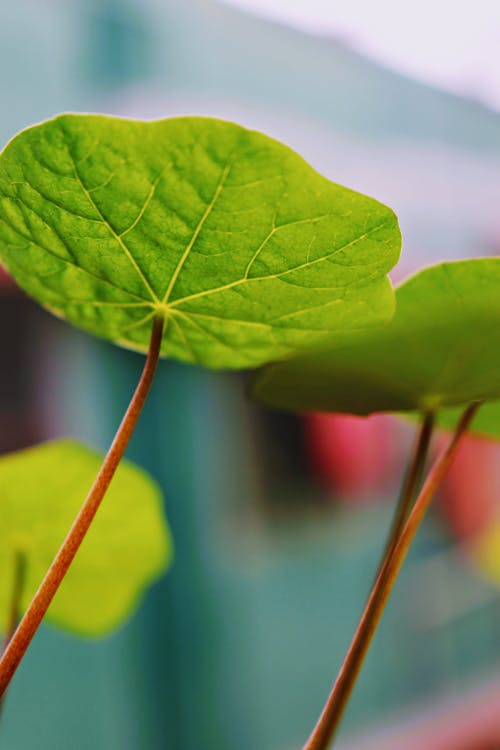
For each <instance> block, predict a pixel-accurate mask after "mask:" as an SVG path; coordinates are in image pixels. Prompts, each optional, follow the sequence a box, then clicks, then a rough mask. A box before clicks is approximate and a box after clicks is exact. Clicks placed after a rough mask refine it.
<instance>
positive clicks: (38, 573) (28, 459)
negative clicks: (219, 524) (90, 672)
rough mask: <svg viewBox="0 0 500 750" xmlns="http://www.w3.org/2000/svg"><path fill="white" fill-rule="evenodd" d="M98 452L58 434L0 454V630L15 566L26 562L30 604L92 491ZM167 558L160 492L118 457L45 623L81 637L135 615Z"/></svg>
mask: <svg viewBox="0 0 500 750" xmlns="http://www.w3.org/2000/svg"><path fill="white" fill-rule="evenodd" d="M101 462H102V456H100V455H99V454H97V453H96V452H94V451H93V450H91V449H90V448H87V447H85V446H83V445H80V444H78V443H76V442H74V441H70V440H58V441H54V442H51V443H45V444H42V445H40V446H37V447H35V448H29V449H27V450H24V451H20V452H19V453H13V454H10V455H7V456H2V457H0V571H1V572H2V574H1V576H0V629H1V630H5V627H6V623H7V618H8V614H9V609H10V601H11V597H12V585H13V579H14V569H15V563H16V560H17V559H18V557H19V555H22V556H23V557H24V559H25V560H26V578H25V585H24V587H23V596H22V602H21V604H22V609H23V611H24V610H25V608H26V607H27V606H28V604H29V602H30V601H31V599H32V597H33V595H34V594H35V592H36V590H37V588H38V586H39V584H40V583H41V581H42V578H43V576H44V575H45V573H46V571H47V569H48V567H49V565H50V564H51V562H52V560H53V557H54V555H55V553H56V552H57V550H58V549H59V547H60V545H61V543H62V541H63V540H64V538H65V536H66V534H67V532H68V529H69V528H70V526H71V523H72V521H73V519H74V517H75V515H76V513H77V511H78V510H79V507H80V506H81V504H82V494H83V496H84V495H85V493H86V491H87V490H88V489H90V487H91V485H92V483H93V481H94V478H95V476H96V474H97V471H98V470H99V467H100V465H101ZM171 557H172V544H171V539H170V532H169V530H168V528H167V526H166V524H165V520H164V517H163V513H162V507H161V494H160V492H159V489H158V487H157V486H156V484H155V483H154V482H153V481H152V480H151V479H150V477H148V475H147V474H146V473H145V472H143V471H142V470H140V469H138V468H137V467H135V466H134V465H132V464H130V463H129V462H128V461H123V462H122V463H121V465H120V467H119V468H118V470H117V473H116V475H115V477H114V479H113V481H112V483H111V486H110V488H109V490H108V492H107V495H106V502H105V503H103V505H102V507H101V508H100V509H99V512H98V513H97V515H96V517H95V519H94V521H93V524H92V527H91V529H90V530H89V532H88V534H87V536H86V538H85V539H84V541H83V543H82V546H81V548H80V550H79V551H78V554H77V556H76V558H75V560H74V562H73V564H72V566H71V568H70V569H69V571H68V573H67V575H66V577H65V579H64V581H63V583H62V584H61V587H60V589H59V591H58V592H57V594H56V596H55V599H54V601H53V602H52V604H51V606H50V608H49V610H48V613H47V621H48V622H49V623H51V624H53V625H56V626H58V627H61V628H63V629H65V630H69V631H72V632H75V633H77V634H79V635H84V636H99V635H103V634H105V633H107V632H109V631H110V630H112V629H113V628H115V627H116V626H117V625H119V624H121V623H122V622H123V621H124V620H125V619H126V618H127V617H128V616H129V615H130V614H131V613H132V611H133V609H134V608H135V606H136V604H137V602H138V600H139V598H140V596H141V595H142V593H143V591H144V590H145V588H146V587H147V586H148V585H149V584H150V583H151V582H152V581H153V580H154V579H155V578H157V577H158V576H159V575H160V574H161V573H162V572H163V571H164V570H165V569H166V567H167V566H168V564H169V563H170V560H171Z"/></svg>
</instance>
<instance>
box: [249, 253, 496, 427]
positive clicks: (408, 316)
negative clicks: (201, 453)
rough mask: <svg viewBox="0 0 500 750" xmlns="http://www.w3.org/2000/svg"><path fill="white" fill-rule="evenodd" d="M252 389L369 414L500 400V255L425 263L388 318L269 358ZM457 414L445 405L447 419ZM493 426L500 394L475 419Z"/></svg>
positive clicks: (295, 403)
mask: <svg viewBox="0 0 500 750" xmlns="http://www.w3.org/2000/svg"><path fill="white" fill-rule="evenodd" d="M252 393H253V395H254V396H255V397H256V398H258V399H260V400H261V401H264V402H265V403H267V404H270V405H272V406H276V407H278V408H283V409H288V410H292V411H329V412H348V413H352V414H360V415H366V414H370V413H372V412H379V411H384V412H387V411H388V412H402V411H413V410H418V411H427V410H440V409H442V408H443V407H448V406H455V405H457V406H458V405H460V404H462V405H463V404H467V403H469V402H471V401H475V400H483V399H484V400H491V399H500V259H498V258H485V259H482V258H481V259H476V260H468V261H457V262H452V263H442V264H439V265H436V266H432V267H430V268H426V269H424V270H423V271H421V272H419V273H417V274H416V275H415V276H413V277H412V278H410V279H409V280H408V281H406V282H405V283H404V284H402V285H401V286H400V287H399V288H398V289H397V290H396V313H395V316H394V318H393V319H392V321H391V322H390V323H389V324H388V325H387V326H385V327H384V328H382V329H378V330H373V331H370V332H365V333H363V334H358V335H353V336H352V337H351V340H350V343H348V344H347V343H345V344H343V345H342V346H340V347H338V348H336V349H329V350H328V351H326V350H323V351H318V352H316V353H314V354H308V355H306V356H302V357H297V358H295V359H290V360H288V361H284V362H278V363H276V364H273V365H270V366H268V367H265V368H263V370H262V371H260V372H259V373H258V374H257V375H256V377H255V379H254V381H253V385H252ZM457 415H458V412H457V411H449V412H448V411H447V410H445V411H444V412H443V415H442V424H445V425H447V426H452V424H453V425H454V424H455V423H456V421H455V420H456V418H457ZM485 427H486V428H487V430H486V431H487V432H488V434H492V435H498V436H500V409H499V405H498V403H496V404H495V403H492V404H491V405H490V404H488V405H486V406H483V407H482V408H481V409H480V410H479V413H478V416H477V419H476V420H475V422H474V424H473V428H474V429H475V430H476V431H479V432H484V431H485Z"/></svg>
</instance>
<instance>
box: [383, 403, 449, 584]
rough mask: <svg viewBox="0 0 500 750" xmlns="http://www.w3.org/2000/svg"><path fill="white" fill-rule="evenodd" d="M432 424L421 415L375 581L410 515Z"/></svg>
mask: <svg viewBox="0 0 500 750" xmlns="http://www.w3.org/2000/svg"><path fill="white" fill-rule="evenodd" d="M434 423H435V417H434V414H433V413H432V412H428V413H426V414H424V415H423V418H422V423H421V425H420V429H419V431H418V435H417V440H416V442H415V445H414V447H413V452H412V457H411V459H410V462H409V465H408V469H407V471H406V474H405V478H404V481H403V485H402V487H401V492H400V494H399V498H398V502H397V505H396V510H395V513H394V517H393V519H392V523H391V528H390V530H389V534H388V536H387V541H386V543H385V547H384V552H383V554H382V558H381V560H380V564H379V567H378V570H377V575H376V577H375V580H376V579H377V576H378V575H379V573H380V571H381V570H382V568H383V567H384V564H385V562H386V560H387V558H388V557H389V555H390V554H391V553H392V551H393V549H394V547H395V546H396V544H397V542H398V539H399V537H400V535H401V532H402V531H403V529H404V525H405V523H406V521H407V519H408V516H409V515H410V511H411V509H412V507H413V499H414V497H415V495H416V493H417V490H418V488H419V487H420V484H421V481H422V475H423V472H424V469H425V464H426V461H427V455H428V453H429V446H430V443H431V438H432V433H433V430H434Z"/></svg>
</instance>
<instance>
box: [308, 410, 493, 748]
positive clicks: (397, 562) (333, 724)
mask: <svg viewBox="0 0 500 750" xmlns="http://www.w3.org/2000/svg"><path fill="white" fill-rule="evenodd" d="M478 407H479V404H478V403H475V404H472V405H471V406H469V407H468V408H467V409H466V410H465V412H464V413H463V415H462V417H461V419H460V421H459V423H458V426H457V428H456V430H455V433H454V435H453V437H452V439H451V441H450V443H449V444H448V446H447V447H446V448H445V450H444V451H443V453H442V454H441V455H440V457H439V458H438V459H437V461H436V462H435V463H434V466H433V467H432V469H431V471H430V472H429V475H428V477H427V479H426V481H425V483H424V486H423V487H422V490H421V492H420V494H419V496H418V498H417V500H416V502H415V505H414V506H413V510H412V511H411V513H410V516H409V518H408V520H407V522H406V524H405V527H404V529H403V531H402V533H401V535H400V537H399V540H398V541H397V543H396V545H395V547H394V549H393V551H392V553H390V554H389V557H388V558H387V559H386V561H385V564H384V565H383V566H382V569H381V571H380V573H379V575H378V577H377V580H376V582H375V584H374V587H373V589H372V593H371V595H370V598H369V599H368V602H367V604H366V607H365V611H364V612H363V615H362V617H361V620H360V623H359V625H358V628H357V630H356V633H355V634H354V637H353V640H352V642H351V645H350V647H349V650H348V652H347V655H346V657H345V659H344V663H343V664H342V667H341V668H340V672H339V674H338V677H337V680H336V682H335V684H334V686H333V689H332V692H331V693H330V695H329V697H328V700H327V702H326V705H325V707H324V709H323V711H322V713H321V716H320V717H319V720H318V723H317V724H316V726H315V728H314V729H313V732H312V734H311V736H310V737H309V739H308V740H307V742H306V744H305V745H304V747H303V750H327V748H328V746H329V744H330V742H331V740H332V739H333V737H334V734H335V731H336V730H337V728H338V725H339V722H340V719H341V717H342V714H343V711H344V709H345V706H346V704H347V701H348V699H349V696H350V695H351V692H352V689H353V687H354V684H355V682H356V678H357V676H358V674H359V671H360V669H361V666H362V664H363V661H364V658H365V656H366V653H367V651H368V648H369V646H370V643H371V641H372V638H373V635H374V633H375V630H376V628H377V625H378V623H379V621H380V618H381V616H382V613H383V611H384V607H385V605H386V603H387V599H388V598H389V595H390V593H391V591H392V588H393V586H394V583H395V581H396V578H397V575H398V573H399V571H400V570H401V567H402V565H403V562H404V560H405V558H406V554H407V552H408V549H409V547H410V544H411V542H412V540H413V538H414V536H415V534H416V532H417V530H418V528H419V526H420V524H421V522H422V520H423V518H424V515H425V513H426V511H427V509H428V507H429V505H430V503H431V500H432V498H433V496H434V494H435V492H436V490H437V488H438V487H439V485H440V484H441V481H442V480H443V478H444V475H445V474H446V472H447V470H448V468H449V467H450V464H451V463H452V461H453V459H454V457H455V454H456V451H457V447H458V445H459V443H460V440H461V438H462V436H463V435H464V433H465V432H466V430H467V428H468V426H469V424H470V422H471V420H472V418H473V417H474V414H475V412H476V410H477V408H478Z"/></svg>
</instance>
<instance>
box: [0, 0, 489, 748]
mask: <svg viewBox="0 0 500 750" xmlns="http://www.w3.org/2000/svg"><path fill="white" fill-rule="evenodd" d="M1 9H2V24H1V25H0V55H3V61H2V62H3V65H2V74H1V76H0V86H1V89H0V90H1V95H2V101H3V102H4V111H3V117H2V120H1V122H0V133H1V136H2V140H6V139H7V138H8V137H10V136H11V135H13V134H14V133H15V132H16V131H17V130H18V129H20V128H22V127H24V126H26V125H29V124H31V123H32V122H34V121H38V120H41V119H44V118H46V117H49V116H51V115H53V114H55V113H57V112H58V111H62V110H78V111H89V110H90V111H94V110H98V111H106V112H110V113H118V114H126V115H129V116H155V117H159V116H167V115H170V114H181V113H183V114H184V113H196V114H212V115H217V116H222V117H227V118H232V119H237V120H239V121H241V122H243V123H244V124H248V125H249V126H252V127H257V128H260V129H263V130H265V131H266V132H268V133H270V134H272V135H275V136H276V137H279V138H281V139H283V140H285V141H286V142H287V143H289V144H290V145H291V146H293V147H295V148H296V149H297V150H299V151H300V152H301V153H302V154H303V155H304V156H305V157H306V158H308V159H309V160H310V161H311V162H312V163H313V164H314V165H315V166H316V167H317V168H318V169H319V170H320V171H321V172H324V173H325V174H327V175H328V176H330V177H331V178H332V179H335V180H336V181H338V182H342V183H345V184H348V185H349V186H351V187H353V188H357V189H359V190H362V191H366V192H368V193H371V194H373V195H375V196H376V197H378V198H379V199H381V200H384V201H386V202H387V203H389V204H390V205H391V206H392V207H393V208H394V209H395V210H396V211H397V213H398V214H399V216H400V218H401V223H402V228H403V232H404V236H405V250H404V253H405V254H404V256H403V265H404V266H406V267H408V268H409V267H411V266H415V265H418V264H420V263H422V262H427V261H432V260H436V259H438V258H443V257H454V258H457V257H460V256H463V255H464V256H465V255H470V254H472V253H479V254H485V253H490V252H495V250H496V249H497V248H498V246H499V240H500V217H499V214H498V210H497V206H498V197H499V196H498V173H499V166H500V128H499V124H500V118H499V116H498V115H496V114H494V113H492V112H489V111H488V110H486V109H485V108H483V107H481V106H479V105H477V104H475V103H474V102H470V101H464V100H461V99H459V98H457V97H453V96H449V95H447V94H443V93H442V92H438V91H435V90H433V89H431V88H428V87H426V86H423V85H420V84H418V83H415V82H412V81H408V80H406V79H404V78H403V77H400V76H398V75H396V74H393V73H390V72H388V71H386V70H384V69H382V68H380V67H378V66H376V65H374V64H372V63H371V62H369V61H367V60H365V59H363V58H361V57H360V56H358V55H356V54H354V53H352V52H351V51H349V49H348V48H347V47H346V46H345V45H343V44H342V43H340V42H338V41H335V40H331V39H320V38H316V37H312V36H308V35H306V34H301V33H300V32H297V31H292V30H290V29H286V28H283V27H280V26H279V25H275V24H271V23H269V22H265V21H262V20H259V19H256V18H251V17H249V16H246V15H244V14H243V13H240V12H238V11H236V10H232V9H231V8H229V7H226V6H222V5H218V4H217V3H215V2H209V0H205V1H202V0H183V2H182V3H181V2H177V3H176V2H173V1H171V0H166V1H165V2H161V1H160V0H134V1H133V0H129V1H128V2H124V1H120V2H118V0H116V1H114V2H111V1H110V0H99V2H97V0H92V1H90V0H86V1H85V2H83V0H79V1H77V0H67V1H64V0H51V1H50V0H44V1H43V0H18V2H17V3H15V4H10V3H6V2H2V5H1ZM19 304H21V303H19ZM25 304H26V303H25ZM10 309H11V308H10ZM31 309H32V308H31V307H30V310H31ZM9 314H10V313H9ZM32 315H36V320H34V319H33V318H32ZM3 320H4V324H5V321H6V318H3ZM35 334H36V335H35ZM21 336H23V337H24V338H25V340H27V341H34V342H35V343H36V351H37V357H36V360H35V361H33V362H32V365H31V378H32V379H31V382H27V383H26V384H25V386H23V387H24V392H25V397H26V399H31V400H29V403H30V404H33V403H34V402H35V403H34V405H33V406H32V408H34V409H35V410H36V411H37V413H38V414H39V416H40V419H39V423H38V427H37V434H38V435H39V436H40V437H51V436H54V435H56V434H64V433H70V434H73V435H76V436H80V437H82V438H85V439H87V440H90V441H91V442H93V443H94V444H95V445H99V446H100V447H102V448H104V447H105V446H106V444H107V441H108V440H109V438H110V436H111V434H112V431H113V430H114V428H115V426H116V424H117V422H118V420H119V417H120V414H121V411H122V409H123V407H124V405H125V403H126V401H127V398H128V396H129V393H130V392H131V390H132V388H133V385H134V382H135V378H136V377H137V372H138V369H139V367H140V358H139V357H137V356H136V355H133V354H130V353H127V352H124V351H121V350H119V349H115V348H112V347H110V346H108V345H106V344H103V343H101V342H94V341H92V340H90V339H89V338H88V337H87V336H84V335H83V334H79V333H73V332H71V331H70V330H69V329H68V328H67V327H66V326H65V325H64V324H62V323H60V322H58V321H55V320H52V319H50V318H49V317H48V316H46V315H45V314H44V313H39V314H36V313H31V312H30V314H29V316H27V317H26V322H25V324H24V325H23V326H22V327H21V329H20V330H19V331H17V332H16V337H21ZM75 393H77V394H78V395H77V396H75ZM265 419H266V418H265V417H264V415H263V413H262V412H261V411H260V410H259V409H257V408H256V407H251V406H250V405H249V404H248V403H247V402H246V401H245V398H244V395H243V384H242V381H241V379H239V378H238V377H237V376H229V375H216V374H212V373H210V374H209V373H204V372H201V371H199V370H198V369H196V368H188V367H184V366H180V365H176V364H174V363H165V364H164V366H162V367H161V368H160V372H159V377H158V381H157V383H156V385H155V389H154V393H153V396H152V399H151V402H150V404H149V406H148V407H147V410H146V412H145V414H144V417H143V419H142V422H141V425H140V428H139V432H138V435H137V437H136V438H135V440H134V443H133V446H132V448H131V451H130V455H131V457H133V458H135V459H136V460H138V461H139V462H141V463H142V464H143V465H144V466H145V467H146V468H148V469H150V470H151V471H152V472H153V474H154V475H155V476H157V477H158V478H159V479H160V481H161V483H162V485H163V486H164V488H165V493H166V497H167V511H168V515H169V518H170V521H171V524H172V527H173V532H174V536H175V538H176V544H177V559H176V564H175V566H174V568H173V570H172V571H171V573H170V574H169V575H168V576H167V577H166V578H165V580H164V581H162V583H161V584H160V585H159V586H157V587H155V589H154V590H153V591H152V592H151V594H150V595H149V596H148V597H147V601H146V603H145V606H144V607H143V608H142V609H141V611H140V613H138V614H137V615H136V617H135V618H134V619H133V620H132V622H131V623H129V625H127V626H126V627H125V628H123V629H122V630H121V631H120V632H119V633H118V634H116V635H115V636H113V637H112V638H109V639H107V640H106V641H102V642H99V643H97V644H94V643H88V642H80V641H76V640H75V639H71V638H69V637H66V636H63V635H61V634H58V633H56V632H54V631H52V630H50V629H48V628H46V629H44V630H43V632H42V633H41V634H40V636H39V637H38V638H37V641H36V642H35V644H34V645H33V649H32V651H31V652H30V654H29V657H28V658H27V660H26V663H25V664H24V665H23V667H22V669H21V671H20V673H19V675H18V677H17V678H16V683H15V684H14V685H13V688H12V691H11V694H10V695H9V700H8V703H7V706H6V710H5V716H4V719H3V725H2V727H1V728H0V746H1V747H5V748H6V750H24V749H25V748H28V747H41V748H49V747H50V748H51V750H52V749H54V750H57V749H58V748H61V750H62V749H63V748H64V750H66V748H69V747H71V748H72V750H73V748H74V750H87V748H89V749H90V748H93V749H94V748H106V749H107V750H108V748H109V750H114V748H116V749H117V750H118V748H119V749H120V750H135V749H136V748H141V750H150V749H151V750H153V749H154V750H163V748H172V750H173V749H175V750H198V749H199V748H203V750H212V749H213V750H226V748H227V750H232V748H234V747H238V748H241V750H255V748H259V750H282V749H283V750H285V748H292V747H298V746H299V745H300V743H301V741H302V740H303V739H304V737H305V736H306V734H307V733H308V731H309V729H310V727H311V725H312V722H313V720H314V719H315V717H316V714H317V711H318V709H319V706H320V705H321V704H322V701H323V699H324V697H325V695H326V693H327V691H328V690H329V688H330V684H331V680H332V677H333V675H334V673H335V671H336V669H337V667H338V665H339V664H340V661H341V659H342V656H343V653H344V650H345V647H346V645H347V643H348V639H349V637H350V634H351V632H352V629H353V627H354V624H355V622H356V620H357V617H358V614H359V612H360V609H361V607H362V604H363V601H364V597H365V594H366V589H367V586H368V584H369V581H370V578H371V570H372V569H373V567H374V565H375V561H376V557H377V554H378V551H379V549H380V547H381V544H382V537H383V533H384V528H385V526H386V524H387V518H388V513H389V510H390V509H389V508H388V507H387V506H380V507H375V508H373V509H370V510H366V509H365V510H363V511H360V512H359V513H357V514H352V513H343V512H341V511H340V510H339V509H338V508H335V507H334V506H332V505H331V504H328V503H326V504H325V502H324V498H323V497H322V496H321V492H320V490H319V489H318V488H317V487H315V486H314V484H313V483H311V482H309V483H308V482H307V477H302V480H301V481H299V479H300V473H298V474H294V473H293V472H294V471H296V467H294V465H293V462H292V461H291V459H290V458H288V459H286V460H288V464H286V460H285V465H286V466H287V467H288V468H287V470H288V471H289V473H290V474H291V475H292V476H294V477H295V478H296V480H297V481H288V483H287V480H286V477H284V476H283V475H281V474H280V475H279V477H277V476H276V475H274V476H270V475H269V474H272V473H273V469H272V464H269V463H268V464H267V467H268V468H267V469H266V468H265V466H266V463H265V461H264V459H265V456H264V455H263V454H264V450H263V446H265V445H266V443H265V441H266V439H267V440H269V435H268V433H266V432H265V429H264V427H263V423H264V422H265ZM266 424H267V423H266ZM290 424H291V423H289V425H290ZM267 426H268V427H269V425H268V424H267ZM295 429H300V425H299V426H298V427H297V424H296V425H295ZM266 434H267V435H268V437H267V438H266ZM275 434H278V433H275ZM26 439H31V438H30V436H28V434H27V433H26ZM11 447H13V446H11ZM297 477H298V478H297ZM394 480H395V482H396V481H397V477H395V478H394ZM280 498H281V502H279V501H280ZM292 499H293V500H294V501H295V502H294V503H293V507H291V500H292ZM412 561H413V562H412V564H411V565H409V566H408V568H407V570H406V572H405V573H404V576H403V578H402V580H401V582H400V584H399V586H398V588H397V592H396V596H395V598H394V601H393V602H392V604H391V606H390V608H389V611H388V613H387V616H386V617H385V619H384V623H383V626H382V628H381V630H380V633H379V635H378V636H377V640H376V642H375V645H374V649H373V652H372V653H371V655H370V657H369V660H368V664H367V669H366V672H365V673H364V675H363V677H362V679H361V681H360V684H359V687H358V689H357V691H356V695H355V697H354V701H353V703H352V705H351V707H350V709H349V714H348V716H347V717H346V723H345V727H346V731H347V730H348V729H349V727H352V726H358V725H361V724H363V723H364V722H366V721H368V720H370V719H372V718H374V717H379V718H382V717H384V716H385V715H387V714H388V712H390V711H391V710H393V709H395V708H397V707H400V706H402V705H405V704H407V703H408V702H410V701H411V700H413V699H415V698H416V697H418V696H419V695H420V696H421V695H423V694H426V693H428V692H429V691H434V692H436V693H438V692H440V691H443V690H445V689H448V688H449V686H450V684H458V683H460V682H462V681H463V680H465V679H466V678H468V677H471V676H473V675H474V674H475V673H476V672H478V671H481V670H484V669H487V668H488V667H490V666H491V654H492V653H494V652H495V648H494V643H495V639H496V638H497V633H498V630H497V625H496V623H497V622H498V615H499V604H498V596H497V595H496V594H492V592H491V590H490V589H486V590H485V591H484V596H483V598H482V599H481V598H480V599H479V600H475V603H474V604H472V605H471V606H470V607H469V608H468V609H467V608H466V609H465V611H464V610H463V608H462V610H460V603H461V601H462V599H461V597H462V596H463V592H465V593H467V591H471V590H476V588H477V587H478V586H480V585H481V584H480V583H479V581H478V580H476V578H475V577H474V575H473V574H472V573H471V572H470V571H469V570H468V568H467V567H466V565H465V564H460V561H457V560H455V559H454V558H453V555H452V553H448V550H447V545H446V534H445V533H443V530H442V529H440V528H439V527H438V526H436V525H435V524H432V523H429V524H428V525H427V526H426V528H425V529H424V532H423V534H422V535H421V537H420V540H419V544H418V545H417V548H416V550H415V552H414V554H413V558H412ZM429 561H431V563H432V562H433V561H434V562H435V565H434V566H433V567H432V568H431V570H432V571H433V572H432V574H431V577H433V578H434V580H436V581H439V580H440V581H441V582H442V584H443V586H442V587H440V588H439V589H438V591H439V592H443V593H442V596H443V597H444V599H445V604H446V602H447V603H448V604H449V606H448V607H446V606H444V609H443V611H444V612H445V616H444V617H441V619H439V618H438V619H437V620H436V619H435V620H432V617H431V618H430V619H429V618H426V617H423V618H419V617H416V615H415V601H418V602H419V607H418V611H419V612H420V613H425V612H426V611H429V612H430V611H431V610H432V606H433V604H435V602H434V599H435V598H436V596H437V597H438V598H439V597H441V594H440V593H439V594H436V593H435V590H434V589H433V590H431V591H428V592H427V593H425V591H424V592H422V587H421V585H420V584H419V583H418V581H419V574H418V571H419V570H420V565H421V564H424V563H425V564H428V563H429ZM425 570H428V569H427V568H425ZM450 581H453V582H454V585H451V584H450ZM457 612H458V613H459V614H458V615H457V614H456V613H457ZM454 613H455V614H454ZM2 743H3V744H2Z"/></svg>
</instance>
